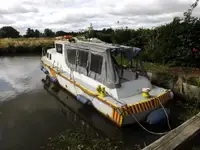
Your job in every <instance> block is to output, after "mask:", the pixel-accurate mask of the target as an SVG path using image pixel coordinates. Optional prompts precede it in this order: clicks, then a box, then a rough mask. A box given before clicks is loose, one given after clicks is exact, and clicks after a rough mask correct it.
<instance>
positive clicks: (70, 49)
mask: <svg viewBox="0 0 200 150" xmlns="http://www.w3.org/2000/svg"><path fill="white" fill-rule="evenodd" d="M69 51H75V60H74V63H71V62H70V61H69V55H68V54H69V53H68V52H69ZM77 51H78V50H77V49H75V48H68V49H67V61H68V63H69V64H71V65H77Z"/></svg>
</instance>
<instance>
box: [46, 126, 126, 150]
mask: <svg viewBox="0 0 200 150" xmlns="http://www.w3.org/2000/svg"><path fill="white" fill-rule="evenodd" d="M42 148H43V149H48V150H53V149H55V148H56V149H59V150H78V149H79V150H125V148H124V145H123V143H122V142H121V141H118V140H111V139H108V138H103V137H99V136H97V135H90V136H88V135H87V134H86V133H84V132H82V131H81V130H79V129H76V131H72V130H69V131H66V132H63V133H62V134H60V135H58V136H56V137H54V138H49V143H48V144H47V145H46V146H44V147H42Z"/></svg>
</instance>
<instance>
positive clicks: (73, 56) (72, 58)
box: [67, 49, 76, 64]
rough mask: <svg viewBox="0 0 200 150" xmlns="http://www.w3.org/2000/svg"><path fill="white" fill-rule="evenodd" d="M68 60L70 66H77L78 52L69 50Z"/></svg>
mask: <svg viewBox="0 0 200 150" xmlns="http://www.w3.org/2000/svg"><path fill="white" fill-rule="evenodd" d="M67 58H68V62H69V63H70V64H75V62H76V50H75V49H68V50H67Z"/></svg>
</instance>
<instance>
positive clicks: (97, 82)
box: [41, 36, 173, 127]
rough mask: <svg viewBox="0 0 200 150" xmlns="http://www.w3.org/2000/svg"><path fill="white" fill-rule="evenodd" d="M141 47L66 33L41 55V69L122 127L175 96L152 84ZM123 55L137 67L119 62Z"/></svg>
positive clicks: (141, 117) (163, 104)
mask: <svg viewBox="0 0 200 150" xmlns="http://www.w3.org/2000/svg"><path fill="white" fill-rule="evenodd" d="M72 39H74V40H73V41H72ZM140 51H141V49H140V48H136V47H128V46H122V45H113V44H107V43H104V42H99V41H80V40H77V39H75V38H73V37H70V36H65V38H64V39H61V40H55V48H51V49H48V50H47V51H46V54H45V55H43V56H42V58H41V70H42V71H43V72H44V73H45V74H46V75H47V77H49V79H52V80H53V81H56V82H58V83H59V84H60V85H61V86H62V87H63V88H64V89H66V90H67V91H69V92H70V93H72V94H73V95H74V96H76V98H77V100H79V101H81V102H82V103H84V104H91V105H93V106H94V107H95V108H96V109H97V110H98V111H99V112H100V113H102V114H103V115H105V116H106V117H107V118H109V119H110V120H112V121H113V122H114V123H116V124H117V125H118V126H119V127H122V126H124V125H127V124H133V123H135V122H137V121H139V122H142V121H145V120H146V119H147V117H148V116H149V114H150V113H151V112H152V111H154V110H156V109H158V108H160V107H161V106H165V105H166V103H167V102H168V101H169V100H170V99H173V93H172V92H171V90H170V89H164V88H161V87H158V86H155V85H152V84H151V82H150V80H149V77H148V75H147V73H146V72H145V70H144V67H143V63H142V61H141V60H140V59H139V58H137V56H138V55H139V53H140ZM124 58H126V60H129V62H130V63H129V64H130V68H134V69H127V68H125V67H123V66H120V65H119V64H118V62H119V61H120V59H121V60H124ZM132 60H135V62H136V65H135V66H134V65H133V64H132V62H133V61H132ZM139 66H140V70H139ZM133 116H134V117H133ZM136 119H137V120H136Z"/></svg>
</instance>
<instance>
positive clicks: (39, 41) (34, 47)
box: [0, 38, 54, 54]
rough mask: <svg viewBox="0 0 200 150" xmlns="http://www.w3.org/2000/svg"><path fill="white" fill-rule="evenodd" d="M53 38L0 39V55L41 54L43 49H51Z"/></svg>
mask: <svg viewBox="0 0 200 150" xmlns="http://www.w3.org/2000/svg"><path fill="white" fill-rule="evenodd" d="M53 45H54V38H4V39H0V53H1V54H5V53H7V54H9V53H11V54H13V53H18V54H21V53H41V51H42V48H43V47H53Z"/></svg>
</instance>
